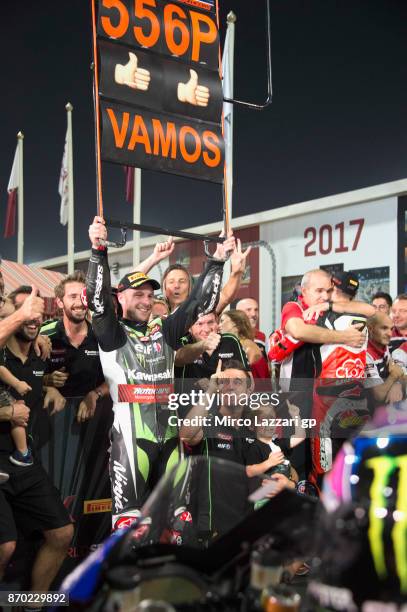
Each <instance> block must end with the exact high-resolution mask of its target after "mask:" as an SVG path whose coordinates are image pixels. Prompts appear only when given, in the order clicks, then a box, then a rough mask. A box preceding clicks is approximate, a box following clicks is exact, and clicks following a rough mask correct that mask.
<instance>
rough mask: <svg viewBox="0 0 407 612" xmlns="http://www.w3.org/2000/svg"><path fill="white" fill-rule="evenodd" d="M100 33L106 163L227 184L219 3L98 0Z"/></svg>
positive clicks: (104, 156) (100, 87) (98, 26)
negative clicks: (224, 179)
mask: <svg viewBox="0 0 407 612" xmlns="http://www.w3.org/2000/svg"><path fill="white" fill-rule="evenodd" d="M97 34H98V54H99V60H100V61H99V95H100V97H101V98H102V100H103V103H102V104H101V125H102V159H103V160H104V161H111V162H116V163H120V164H126V165H130V166H138V167H140V168H147V169H152V170H158V171H162V172H171V173H175V174H181V175H184V176H190V177H193V178H198V179H202V180H208V181H212V182H218V183H222V182H223V166H224V143H223V137H222V130H221V115H222V98H223V96H222V86H221V81H220V77H219V63H218V62H219V55H218V54H219V33H218V29H217V25H216V14H215V10H214V7H213V2H210V1H208V2H203V1H200V0H184V2H181V1H171V2H169V1H165V0H99V13H98V20H97ZM107 39H109V40H107Z"/></svg>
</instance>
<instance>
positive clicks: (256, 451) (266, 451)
mask: <svg viewBox="0 0 407 612" xmlns="http://www.w3.org/2000/svg"><path fill="white" fill-rule="evenodd" d="M273 443H274V444H276V446H279V447H280V450H281V452H282V453H283V455H284V456H285V457H286V458H287V459H288V458H289V456H290V454H291V448H290V440H289V438H273ZM272 452H276V451H274V450H273V449H272V448H271V446H270V445H269V444H266V442H262V441H261V440H257V439H256V440H254V441H253V443H252V444H250V447H249V450H248V453H247V456H246V461H247V463H246V465H257V464H258V463H263V461H266V459H268V458H269V455H270V453H272Z"/></svg>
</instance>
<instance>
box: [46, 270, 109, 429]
mask: <svg viewBox="0 0 407 612" xmlns="http://www.w3.org/2000/svg"><path fill="white" fill-rule="evenodd" d="M84 288H85V275H84V274H83V272H81V271H80V270H77V271H75V272H74V273H73V274H71V275H69V276H66V277H65V278H64V279H62V280H61V281H60V283H59V284H58V285H56V287H55V297H56V302H57V306H58V308H60V309H61V310H62V319H56V320H54V321H47V322H46V323H45V324H44V325H43V326H42V328H41V333H42V334H46V335H47V336H48V337H49V338H50V340H51V343H52V350H51V357H50V373H49V374H47V375H46V384H48V385H50V386H53V387H56V388H58V389H59V391H60V392H61V393H62V395H63V396H64V397H66V398H80V401H78V399H76V401H73V402H70V405H71V406H72V409H75V410H76V409H77V411H78V420H80V421H82V420H85V419H86V418H90V417H92V416H93V414H94V412H95V408H96V402H97V401H98V399H100V398H101V397H102V396H103V395H107V393H108V390H107V385H104V384H103V383H104V376H103V371H102V366H101V363H100V358H99V350H98V344H97V340H96V337H95V335H94V333H93V330H92V326H91V325H90V323H89V322H88V321H87V320H86V313H87V309H86V307H85V306H84V305H83V303H82V300H81V296H82V293H83V290H84Z"/></svg>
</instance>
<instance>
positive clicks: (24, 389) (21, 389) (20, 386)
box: [14, 380, 32, 395]
mask: <svg viewBox="0 0 407 612" xmlns="http://www.w3.org/2000/svg"><path fill="white" fill-rule="evenodd" d="M14 388H15V390H16V391H17V393H18V394H19V395H25V394H26V393H28V392H29V391H32V387H30V385H29V384H27V383H26V382H25V381H24V380H19V381H18V383H17V384H16V386H15V387H14Z"/></svg>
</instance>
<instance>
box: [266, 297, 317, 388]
mask: <svg viewBox="0 0 407 612" xmlns="http://www.w3.org/2000/svg"><path fill="white" fill-rule="evenodd" d="M307 308H308V305H307V304H306V303H305V301H304V299H303V298H302V297H301V296H300V297H299V298H298V302H287V304H285V305H284V308H283V310H282V312H281V330H282V331H283V334H284V337H285V339H286V344H287V346H288V347H289V348H288V350H287V351H286V352H287V353H288V356H287V357H285V359H283V361H282V362H281V368H280V385H281V388H282V389H283V390H284V391H289V390H292V389H293V388H294V386H295V385H293V382H294V380H293V379H307V378H314V375H315V362H314V356H313V352H312V349H313V345H312V344H310V343H308V342H302V341H300V340H296V339H295V338H293V337H292V336H290V335H289V334H287V333H286V332H285V326H286V324H287V323H288V321H289V320H290V319H292V318H297V319H302V316H303V312H304V311H305V310H306V309H307ZM310 324H315V321H314V320H312V321H310ZM270 351H271V349H270ZM269 358H272V355H271V354H270V352H269Z"/></svg>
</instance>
